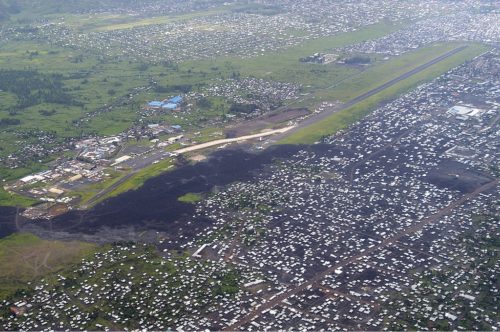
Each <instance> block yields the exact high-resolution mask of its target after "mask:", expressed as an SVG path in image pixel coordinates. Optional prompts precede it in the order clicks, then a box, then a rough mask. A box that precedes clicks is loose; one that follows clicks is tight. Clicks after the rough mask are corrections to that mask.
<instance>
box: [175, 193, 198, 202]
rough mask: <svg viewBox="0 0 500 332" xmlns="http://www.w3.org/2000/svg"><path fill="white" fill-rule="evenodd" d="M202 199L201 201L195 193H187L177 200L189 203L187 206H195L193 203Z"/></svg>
mask: <svg viewBox="0 0 500 332" xmlns="http://www.w3.org/2000/svg"><path fill="white" fill-rule="evenodd" d="M202 199H203V197H202V196H201V195H200V194H197V193H187V194H185V195H183V196H180V197H179V198H177V200H178V201H179V202H183V203H189V204H195V203H197V202H199V201H201V200H202Z"/></svg>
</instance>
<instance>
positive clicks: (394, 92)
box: [280, 44, 488, 144]
mask: <svg viewBox="0 0 500 332" xmlns="http://www.w3.org/2000/svg"><path fill="white" fill-rule="evenodd" d="M454 47H456V45H455V46H454ZM454 47H452V48H454ZM487 49H488V48H487V47H485V46H483V45H477V44H473V45H470V46H469V47H467V48H466V49H465V50H463V51H462V52H459V53H457V54H455V55H453V56H451V57H449V58H447V59H445V60H443V61H441V62H439V63H437V64H435V65H433V66H431V67H429V68H427V69H425V70H423V71H421V72H420V73H418V74H415V75H413V76H411V77H409V78H407V79H405V80H403V81H401V82H399V83H397V84H395V85H393V86H391V87H389V88H387V89H385V90H384V91H382V92H380V93H378V94H375V95H373V96H371V97H370V98H367V99H365V100H363V101H362V102H360V103H358V104H356V105H354V106H352V107H349V108H347V109H345V110H342V111H340V112H338V113H335V114H333V115H331V116H330V117H328V118H326V119H325V120H323V121H320V122H317V123H315V124H312V125H310V126H308V127H306V128H304V129H302V130H300V131H298V132H296V133H293V134H292V135H290V136H289V137H287V138H285V139H283V140H282V141H281V142H280V143H281V144H308V143H313V142H316V141H318V140H319V139H321V138H322V137H323V136H326V135H331V134H334V133H336V132H337V131H339V130H342V129H345V128H347V127H348V126H349V125H351V124H353V123H354V122H356V121H358V120H360V119H362V118H363V117H364V116H366V115H367V114H369V113H370V111H371V110H373V109H374V108H376V107H377V106H378V105H380V104H381V103H382V102H384V101H388V100H391V99H394V98H396V97H397V96H398V95H400V94H401V93H404V92H405V91H408V90H409V89H411V88H413V87H415V86H417V85H419V84H421V83H423V82H426V81H429V80H431V79H433V78H435V77H437V76H439V75H441V74H443V73H445V72H446V71H448V70H449V69H451V68H454V67H456V66H458V65H460V64H462V63H463V62H465V61H466V60H469V59H472V58H473V57H475V56H477V55H479V54H481V53H483V52H485V51H486V50H487ZM439 50H440V52H439V53H434V56H432V57H430V58H435V57H437V56H439V55H440V54H443V53H446V52H447V51H449V50H450V48H449V45H447V46H443V47H442V48H440V49H439ZM424 54H428V53H427V52H425V53H424ZM409 57H410V58H415V57H414V54H413V55H409ZM425 59H427V60H425ZM429 60H430V59H428V58H427V57H423V58H422V60H421V61H419V64H423V63H425V62H427V61H429ZM403 63H404V62H403ZM417 66H418V65H417V64H412V66H411V67H406V70H404V71H408V70H411V69H412V68H414V67H417ZM398 72H399V71H396V70H394V71H392V73H398ZM398 75H399V74H393V75H392V76H390V77H385V78H384V80H383V81H380V83H379V84H377V85H380V84H383V83H384V82H386V81H389V80H390V79H392V78H394V77H397V76H398ZM368 82H369V80H368ZM369 89H370V88H369V87H367V88H364V89H360V90H357V92H356V94H355V95H360V94H362V93H363V92H365V91H368V90H369ZM355 95H352V96H353V97H354V96H355Z"/></svg>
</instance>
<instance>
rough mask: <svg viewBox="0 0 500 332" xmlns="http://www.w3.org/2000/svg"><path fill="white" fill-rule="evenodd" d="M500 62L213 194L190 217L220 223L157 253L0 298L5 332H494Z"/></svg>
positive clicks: (98, 259)
mask: <svg viewBox="0 0 500 332" xmlns="http://www.w3.org/2000/svg"><path fill="white" fill-rule="evenodd" d="M499 61H500V54H499V53H498V51H491V52H488V53H486V54H484V55H481V56H479V57H477V58H475V59H474V60H473V61H471V62H469V63H467V64H464V65H462V66H459V67H458V68H456V69H453V70H451V71H449V72H447V73H446V74H444V75H442V76H440V77H438V78H437V79H435V80H433V81H432V82H430V83H427V84H423V85H420V86H419V87H417V88H416V89H414V90H413V91H411V92H409V93H407V94H405V95H403V96H401V97H400V98H398V99H396V100H394V101H392V102H390V103H388V104H386V105H384V106H381V107H379V108H378V109H377V110H375V111H374V112H372V113H371V114H370V115H369V116H367V117H366V118H365V119H363V120H361V121H359V122H357V123H355V124H354V125H352V126H351V127H350V128H348V129H347V130H345V131H343V132H341V133H338V134H335V135H333V136H329V137H325V138H324V139H323V140H322V141H321V142H318V144H316V145H312V146H310V147H309V148H305V149H303V150H300V151H299V152H297V153H296V154H295V155H294V156H293V157H292V158H289V159H276V161H275V162H274V163H273V164H272V165H269V166H267V167H266V168H265V169H263V170H262V172H261V173H260V174H257V175H256V176H255V179H252V180H251V181H246V182H238V183H234V184H231V185H229V186H227V187H226V188H224V189H223V190H220V191H219V192H217V193H214V194H212V195H210V197H208V198H207V199H205V200H202V201H201V202H199V203H197V205H196V214H195V215H194V216H193V220H194V222H196V220H198V219H200V218H202V217H208V218H210V219H211V220H212V221H213V226H209V228H208V229H207V230H205V231H204V232H202V233H200V234H199V235H198V236H196V237H195V239H192V240H191V239H189V238H186V237H185V236H183V235H182V229H181V230H180V233H179V234H178V236H176V237H173V238H170V239H161V240H159V241H158V242H157V245H158V247H159V248H160V249H162V248H163V251H162V255H163V256H164V258H160V257H159V256H158V257H156V256H155V255H156V254H154V250H152V249H151V248H150V247H148V246H144V247H136V245H132V244H115V245H113V246H112V247H111V248H110V249H109V250H108V251H104V252H102V253H99V254H97V255H96V256H95V257H94V258H93V259H92V260H84V261H82V262H81V263H79V265H78V266H77V267H76V268H75V270H73V271H71V272H68V273H69V274H66V275H58V276H57V278H56V279H55V280H50V281H49V280H44V281H41V282H35V283H33V285H32V286H30V288H29V290H28V291H26V293H21V294H19V296H18V297H17V298H16V299H15V300H14V301H13V302H4V303H3V304H4V305H6V306H10V308H11V309H10V310H13V311H15V312H16V313H17V314H16V315H15V316H8V315H7V316H5V315H4V316H3V317H4V319H5V321H3V322H2V328H4V329H7V330H10V329H22V330H31V329H33V330H38V329H78V330H84V329H105V330H111V329H116V328H120V329H136V328H139V326H142V327H146V328H147V329H153V330H156V329H169V328H175V329H182V330H202V329H211V330H220V329H230V330H268V329H271V330H275V329H276V330H277V329H280V330H281V329H300V330H381V329H387V330H404V329H437V330H448V329H456V330H471V329H473V330H496V329H498V328H500V326H499V320H498V312H499V302H498V299H499V296H498V294H499V289H498V274H499V272H500V265H499V260H498V236H499V233H498V226H499V218H498V215H499V207H498V198H499V197H498V184H499V183H498V179H497V177H498V170H499V167H500V165H499V158H498V153H499V152H498V141H499V131H498V125H499V123H498V120H499V118H500V114H499V112H500V104H499V103H498V91H499V90H498V89H499V81H498V75H497V74H498V72H497V71H495V70H491V69H492V68H497V70H498V68H499V67H498V63H499ZM478 83H479V84H478ZM148 248H149V249H148ZM179 253H181V254H179ZM111 266H114V268H112V269H109V268H110V267H111ZM174 285H177V286H174ZM217 285H220V288H218V287H219V286H217ZM144 292H146V294H148V295H147V296H143V295H142V294H144ZM104 303H106V304H104ZM82 305H83V306H89V305H102V306H101V307H100V309H99V311H98V312H96V311H92V310H90V309H88V310H87V309H84V310H83V311H82V309H81V308H82ZM23 312H24V313H25V314H23ZM26 312H27V313H26ZM57 312H60V313H61V314H62V313H64V314H63V315H62V316H60V315H61V314H58V313H57ZM153 317H154V319H153Z"/></svg>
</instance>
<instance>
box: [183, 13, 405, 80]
mask: <svg viewBox="0 0 500 332" xmlns="http://www.w3.org/2000/svg"><path fill="white" fill-rule="evenodd" d="M399 28H401V26H400V25H393V24H389V23H379V24H374V25H371V26H368V27H363V28H360V29H358V30H357V31H354V32H347V33H341V34H338V35H336V36H332V37H324V38H317V39H312V40H307V41H305V42H304V43H302V44H301V45H298V46H295V47H290V48H287V49H284V50H282V51H279V52H273V53H267V54H264V55H261V56H257V57H252V58H249V59H241V58H236V57H220V58H217V59H214V60H206V61H186V62H184V63H182V64H181V68H190V69H191V70H192V71H200V70H201V71H204V72H207V71H210V70H211V69H212V68H216V69H217V71H223V72H226V74H227V73H231V72H237V73H240V74H241V75H242V76H253V77H259V78H264V79H269V80H276V81H282V82H294V83H300V84H302V85H304V86H305V87H307V86H310V87H312V88H322V87H323V88H324V87H328V86H330V85H331V84H332V82H334V81H336V80H340V79H342V78H346V77H349V76H351V75H353V74H356V73H358V72H359V71H360V69H359V68H354V67H348V66H342V65H334V64H331V65H317V64H308V63H301V62H299V59H300V58H303V57H306V56H309V55H312V54H314V53H316V52H328V51H329V50H331V49H333V48H337V47H342V46H346V45H349V44H353V43H357V42H361V41H364V40H369V39H374V38H378V37H381V36H384V35H386V34H389V33H391V32H393V31H396V30H398V29H399Z"/></svg>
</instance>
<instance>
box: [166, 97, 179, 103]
mask: <svg viewBox="0 0 500 332" xmlns="http://www.w3.org/2000/svg"><path fill="white" fill-rule="evenodd" d="M168 102H169V103H172V104H179V103H181V102H182V97H181V96H176V97H173V98H171V99H169V101H168Z"/></svg>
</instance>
